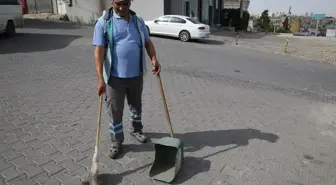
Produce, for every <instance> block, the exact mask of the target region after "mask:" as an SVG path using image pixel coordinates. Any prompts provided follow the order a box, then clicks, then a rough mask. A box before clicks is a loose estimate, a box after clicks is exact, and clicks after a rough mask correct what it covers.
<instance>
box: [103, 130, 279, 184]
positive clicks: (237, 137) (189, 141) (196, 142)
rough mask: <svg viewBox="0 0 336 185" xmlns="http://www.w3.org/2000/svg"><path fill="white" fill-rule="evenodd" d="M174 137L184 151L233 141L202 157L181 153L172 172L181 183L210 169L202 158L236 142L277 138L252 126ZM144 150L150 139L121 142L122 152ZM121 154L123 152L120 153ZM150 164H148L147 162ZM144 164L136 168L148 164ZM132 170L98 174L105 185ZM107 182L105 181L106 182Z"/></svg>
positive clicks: (157, 135)
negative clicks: (176, 171) (179, 166)
mask: <svg viewBox="0 0 336 185" xmlns="http://www.w3.org/2000/svg"><path fill="white" fill-rule="evenodd" d="M147 135H148V137H149V138H151V139H154V138H155V139H160V138H162V137H167V136H168V137H169V134H168V133H147ZM174 137H176V138H178V139H180V140H182V141H183V142H184V151H185V152H196V151H198V150H201V149H202V148H203V147H206V146H209V147H218V146H226V145H233V146H230V147H228V148H226V149H224V150H221V151H217V152H215V153H211V154H209V155H207V156H202V157H190V156H187V157H184V164H183V166H182V169H181V171H180V173H179V174H178V175H177V176H176V178H175V180H174V181H173V182H172V184H183V183H184V182H186V181H187V180H189V179H191V178H192V177H193V176H195V175H196V174H198V173H202V172H206V171H209V170H210V167H211V162H210V161H209V160H206V158H208V157H211V156H215V155H217V154H220V153H223V152H226V151H229V150H231V149H234V148H238V147H240V146H247V145H248V144H249V140H251V139H259V140H265V141H268V142H271V143H275V142H277V140H278V139H279V136H277V135H275V134H272V133H265V132H261V131H260V130H256V129H230V130H218V131H203V132H189V133H184V134H177V133H176V134H175V135H174ZM130 151H132V152H144V151H153V143H151V142H149V143H147V144H141V145H136V144H131V145H125V148H124V154H125V153H127V152H130ZM124 154H123V155H124ZM149 165H151V164H149ZM149 165H146V166H144V167H140V168H146V167H149ZM135 171H138V169H136V170H131V171H127V172H125V173H124V174H118V175H117V174H116V175H113V174H104V175H102V179H103V182H104V183H102V184H103V185H108V183H109V182H114V183H115V184H118V182H121V180H122V177H123V176H125V175H127V174H130V173H134V172H135ZM106 182H107V183H106Z"/></svg>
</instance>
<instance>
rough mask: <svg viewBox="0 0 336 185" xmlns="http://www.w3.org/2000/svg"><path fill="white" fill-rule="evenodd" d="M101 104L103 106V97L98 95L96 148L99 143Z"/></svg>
mask: <svg viewBox="0 0 336 185" xmlns="http://www.w3.org/2000/svg"><path fill="white" fill-rule="evenodd" d="M102 104H103V95H100V98H99V110H98V124H97V134H96V146H98V145H99V141H100V123H101V112H102Z"/></svg>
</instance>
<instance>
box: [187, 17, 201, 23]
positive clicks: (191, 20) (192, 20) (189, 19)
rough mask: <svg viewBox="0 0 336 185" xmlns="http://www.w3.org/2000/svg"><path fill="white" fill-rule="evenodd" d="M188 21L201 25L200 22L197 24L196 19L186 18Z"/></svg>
mask: <svg viewBox="0 0 336 185" xmlns="http://www.w3.org/2000/svg"><path fill="white" fill-rule="evenodd" d="M186 19H187V20H188V21H190V22H192V23H194V24H202V23H201V22H199V21H198V20H196V19H193V18H186Z"/></svg>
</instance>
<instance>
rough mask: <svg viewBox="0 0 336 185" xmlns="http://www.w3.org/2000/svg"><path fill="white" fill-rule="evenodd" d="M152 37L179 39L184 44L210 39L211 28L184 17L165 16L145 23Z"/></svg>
mask: <svg viewBox="0 0 336 185" xmlns="http://www.w3.org/2000/svg"><path fill="white" fill-rule="evenodd" d="M145 24H146V26H147V29H148V32H149V34H151V35H162V36H171V37H178V38H179V39H180V40H181V41H183V42H188V41H190V40H191V39H204V38H209V37H210V26H209V25H206V24H203V23H201V22H199V21H197V20H196V19H194V18H191V17H187V16H182V15H164V16H161V17H158V18H157V19H155V20H150V21H145Z"/></svg>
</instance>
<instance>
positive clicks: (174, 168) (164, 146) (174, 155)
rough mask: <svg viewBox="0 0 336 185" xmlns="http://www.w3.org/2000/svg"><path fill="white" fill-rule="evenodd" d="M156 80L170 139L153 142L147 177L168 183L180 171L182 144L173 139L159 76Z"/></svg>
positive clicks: (165, 138) (164, 138)
mask: <svg viewBox="0 0 336 185" xmlns="http://www.w3.org/2000/svg"><path fill="white" fill-rule="evenodd" d="M157 78H158V83H159V87H160V90H161V96H162V101H163V105H164V109H165V116H166V119H167V121H168V123H169V128H170V136H171V137H163V138H161V139H159V140H158V141H156V142H154V149H155V160H154V163H153V165H152V166H151V169H150V171H149V177H150V178H152V179H155V180H159V181H163V182H168V183H170V182H172V181H173V180H174V179H175V177H176V175H177V174H178V172H179V171H180V169H181V166H182V162H183V145H184V143H183V142H182V141H181V140H180V139H178V138H174V133H173V127H172V124H171V121H170V116H169V112H168V106H167V103H166V98H165V95H164V91H163V85H162V81H161V78H160V75H157Z"/></svg>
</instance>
